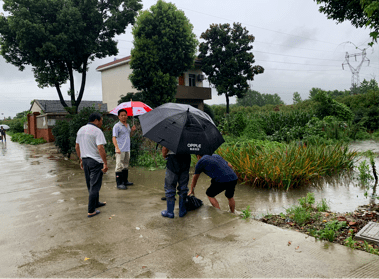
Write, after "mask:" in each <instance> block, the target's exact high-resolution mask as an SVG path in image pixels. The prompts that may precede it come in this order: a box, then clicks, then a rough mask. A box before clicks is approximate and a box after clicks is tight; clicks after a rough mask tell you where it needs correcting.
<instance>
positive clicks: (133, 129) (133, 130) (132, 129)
mask: <svg viewBox="0 0 379 279" xmlns="http://www.w3.org/2000/svg"><path fill="white" fill-rule="evenodd" d="M135 130H137V128H136V125H133V127H132V128H131V129H130V136H133V134H134V132H135Z"/></svg>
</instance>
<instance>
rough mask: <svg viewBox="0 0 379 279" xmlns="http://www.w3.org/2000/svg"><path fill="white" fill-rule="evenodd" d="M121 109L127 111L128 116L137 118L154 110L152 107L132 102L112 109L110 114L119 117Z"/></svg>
mask: <svg viewBox="0 0 379 279" xmlns="http://www.w3.org/2000/svg"><path fill="white" fill-rule="evenodd" d="M120 109H125V110H126V112H127V114H128V116H137V115H141V114H144V113H146V112H148V111H151V110H152V108H151V107H149V106H148V105H146V104H144V103H142V102H138V101H137V102H134V101H130V102H124V103H121V104H119V105H118V106H117V107H115V108H114V109H112V110H111V111H110V112H109V113H111V114H114V115H117V113H118V111H119V110H120Z"/></svg>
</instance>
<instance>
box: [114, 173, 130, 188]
mask: <svg viewBox="0 0 379 279" xmlns="http://www.w3.org/2000/svg"><path fill="white" fill-rule="evenodd" d="M122 178H123V175H122V172H116V183H117V188H118V189H120V190H126V189H128V188H127V187H126V186H125V185H124V181H123V179H122Z"/></svg>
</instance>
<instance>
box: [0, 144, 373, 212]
mask: <svg viewBox="0 0 379 279" xmlns="http://www.w3.org/2000/svg"><path fill="white" fill-rule="evenodd" d="M3 146H4V145H3ZM351 148H352V149H355V150H358V151H366V150H373V151H374V152H377V153H379V145H378V143H376V142H374V141H365V142H362V143H354V144H352V145H351ZM5 154H6V156H7V158H6V159H7V164H5V165H4V167H3V170H4V171H6V172H8V173H9V175H7V176H6V179H7V180H10V181H7V182H9V183H8V184H11V183H12V182H14V184H17V185H23V187H25V188H27V187H36V188H38V187H41V186H44V185H45V184H46V185H47V184H49V185H51V186H52V182H53V181H54V184H55V186H58V187H60V189H66V188H67V189H70V187H72V185H73V184H75V181H76V180H77V179H80V181H81V183H82V182H83V181H84V180H83V179H84V177H83V173H82V170H80V169H79V167H78V165H75V164H73V163H72V162H69V161H64V160H59V161H55V160H50V158H49V156H42V157H39V158H38V159H37V160H38V161H33V160H31V158H36V156H39V154H38V153H37V154H36V151H35V150H34V149H32V148H28V147H25V146H21V145H18V144H17V145H16V144H15V143H13V142H10V143H9V144H8V146H7V152H6V153H5ZM31 155H32V156H31ZM34 160H35V159H34ZM25 161H26V162H25ZM375 161H376V165H377V168H379V160H378V158H376V160H375ZM35 162H39V163H40V164H39V165H34V164H35ZM7 168H9V170H5V169H7ZM15 168H16V169H19V170H20V169H23V177H25V178H21V177H15V176H11V175H10V173H11V172H12V170H14V169H15ZM112 168H113V166H112V167H111V169H110V171H109V172H108V173H107V174H106V175H104V177H103V187H104V188H109V187H111V188H113V187H114V185H115V181H114V175H113V170H112ZM192 174H193V169H191V178H192ZM164 176H165V170H155V171H149V170H147V169H144V168H131V170H130V180H131V181H133V182H134V184H135V185H140V186H141V187H146V188H148V189H149V191H148V192H149V193H152V194H153V195H155V196H158V197H163V196H164V188H163V187H164ZM38 177H44V178H45V179H44V180H39V179H38V181H39V183H38V185H36V184H35V183H34V182H35V181H37V178H38ZM26 178H28V181H26V180H25V179H26ZM82 180H83V181H82ZM20 183H21V184H20ZM190 183H191V181H190ZM190 183H189V185H190ZM27 184H28V185H27ZM209 185H210V179H209V177H208V176H206V175H205V174H202V175H201V176H200V178H199V181H198V186H197V187H196V189H195V194H196V196H197V197H198V198H200V199H201V200H203V201H204V204H205V205H210V203H209V201H208V198H207V196H206V195H205V191H206V189H207V188H208V187H209ZM308 192H312V193H314V195H315V199H316V202H319V201H321V199H326V200H327V201H328V202H329V205H330V208H331V210H332V211H334V212H351V211H353V210H355V209H356V208H357V207H358V206H360V205H364V204H367V203H368V202H369V200H368V199H367V198H365V197H364V188H362V187H361V186H359V183H358V181H357V180H355V179H354V178H353V177H352V175H351V174H346V175H339V176H335V177H330V178H324V179H321V180H319V181H316V182H315V183H313V184H311V185H307V186H304V187H302V188H300V189H292V190H290V191H283V190H277V189H259V188H254V187H252V186H250V185H245V184H238V185H237V187H236V191H235V200H236V209H237V211H242V210H244V209H246V208H247V206H250V209H251V212H252V214H253V215H254V216H258V217H259V216H261V215H263V214H266V213H274V214H278V213H280V212H285V208H288V207H290V206H291V205H295V204H298V199H299V198H301V197H304V196H306V194H307V193H308ZM56 193H57V192H55V193H53V195H54V194H56ZM217 199H218V201H219V203H220V206H221V209H222V210H228V203H227V199H226V198H225V196H224V194H223V193H222V194H220V195H219V196H217ZM154 202H155V200H154ZM157 202H162V203H164V201H160V200H158V201H157Z"/></svg>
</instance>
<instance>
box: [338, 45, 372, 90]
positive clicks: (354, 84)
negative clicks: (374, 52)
mask: <svg viewBox="0 0 379 279" xmlns="http://www.w3.org/2000/svg"><path fill="white" fill-rule="evenodd" d="M357 56H362V61H361V63H359V65H358V67H357V68H354V67H353V66H351V65H350V62H349V58H350V57H354V58H355V61H357ZM365 61H368V65H370V59H368V58H367V57H366V49H363V50H362V53H355V54H350V55H349V53H348V52H346V55H345V62H344V63H342V70H344V68H343V65H349V67H350V70H351V73H352V74H353V75H352V77H351V87H352V88H354V87H358V86H360V82H359V71H360V70H361V67H362V64H363V62H365Z"/></svg>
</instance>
